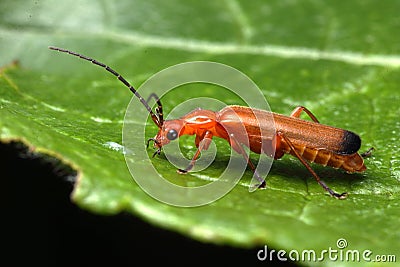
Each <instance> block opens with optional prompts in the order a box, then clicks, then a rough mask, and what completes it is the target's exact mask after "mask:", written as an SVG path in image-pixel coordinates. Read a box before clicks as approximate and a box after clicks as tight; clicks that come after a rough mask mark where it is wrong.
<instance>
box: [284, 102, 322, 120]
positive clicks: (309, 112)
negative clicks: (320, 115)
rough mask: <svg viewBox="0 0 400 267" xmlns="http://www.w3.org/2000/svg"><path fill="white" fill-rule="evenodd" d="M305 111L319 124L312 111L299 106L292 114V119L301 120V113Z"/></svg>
mask: <svg viewBox="0 0 400 267" xmlns="http://www.w3.org/2000/svg"><path fill="white" fill-rule="evenodd" d="M303 111H304V112H305V113H307V115H308V116H309V117H310V118H311V119H312V120H313V121H315V122H318V123H319V121H318V119H317V118H316V117H315V116H314V114H312V112H311V111H310V110H308V109H307V108H306V107H303V106H298V107H296V108H295V109H294V110H293V111H292V113H291V114H290V117H295V118H300V114H301V112H303Z"/></svg>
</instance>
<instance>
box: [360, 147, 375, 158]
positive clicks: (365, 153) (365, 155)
mask: <svg viewBox="0 0 400 267" xmlns="http://www.w3.org/2000/svg"><path fill="white" fill-rule="evenodd" d="M374 150H375V148H374V147H370V148H369V149H368V150H367V151H365V152H364V153H361V155H360V156H361V157H363V158H367V157H370V156H371V155H372V151H374Z"/></svg>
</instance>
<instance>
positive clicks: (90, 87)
mask: <svg viewBox="0 0 400 267" xmlns="http://www.w3.org/2000/svg"><path fill="white" fill-rule="evenodd" d="M248 2H249V1H247V2H244V1H215V2H212V3H211V2H204V1H203V2H199V1H190V2H188V1H185V2H183V1H182V2H181V1H159V2H158V1H143V2H134V3H133V2H132V1H117V2H107V3H106V2H95V1H85V2H82V3H80V4H79V5H76V4H74V3H72V2H70V1H63V2H60V3H57V4H54V3H53V2H52V1H40V2H39V1H37V2H30V3H27V2H26V1H2V2H1V3H0V33H1V36H2V38H1V39H0V51H1V52H0V53H1V57H0V63H1V65H2V66H3V68H2V69H1V70H0V118H1V119H0V138H1V141H2V142H7V141H9V140H21V141H22V142H25V143H26V144H28V145H29V146H30V147H31V148H32V149H35V150H36V151H38V152H42V153H45V154H49V155H51V156H54V157H57V158H59V159H61V160H62V161H63V162H65V163H66V164H68V165H71V166H72V167H73V168H74V169H76V170H77V171H78V177H77V183H76V186H75V190H74V192H73V195H72V199H73V201H74V202H75V203H76V204H78V205H79V206H80V207H82V208H84V209H87V210H90V211H91V212H93V213H100V214H115V213H118V212H121V211H126V212H130V213H132V214H134V215H136V216H139V217H142V218H144V219H145V220H147V221H149V222H151V223H153V224H156V225H159V226H160V227H163V228H168V229H171V230H174V231H178V232H180V233H182V234H184V235H188V236H191V237H193V238H195V239H198V240H202V241H206V242H213V243H218V244H230V245H234V246H240V247H253V248H262V247H263V246H264V245H268V248H275V249H284V250H286V251H287V252H289V251H290V250H293V249H296V250H298V251H300V252H301V251H302V250H304V249H314V250H315V251H316V252H317V253H320V252H321V251H322V250H325V249H326V250H327V249H329V248H332V249H338V247H337V246H336V241H337V240H338V239H340V238H345V239H346V240H347V242H348V246H347V248H346V249H349V250H358V251H360V252H362V251H364V250H371V251H372V252H373V254H372V256H371V257H374V256H375V255H379V254H384V255H388V254H393V255H396V256H397V259H399V257H400V254H399V251H400V246H399V244H400V243H399V242H398V240H399V238H400V232H399V230H398V229H399V216H400V204H399V203H400V202H399V200H400V167H399V166H400V156H399V155H400V147H399V145H398V140H399V133H400V122H399V115H400V106H399V103H400V91H399V89H398V85H399V84H400V71H399V67H400V55H399V54H400V48H399V46H398V44H399V42H400V35H399V34H398V31H399V17H398V10H399V9H400V6H399V2H397V1H384V2H380V3H379V7H377V6H376V5H377V3H374V2H365V1H352V2H350V3H348V2H337V1H331V2H330V3H329V2H313V1H305V2H301V3H297V2H282V1H276V2H268V3H265V2H264V1H251V2H250V3H248ZM88 10H90V12H88ZM48 45H57V46H61V47H65V48H68V49H71V50H74V51H77V52H80V53H83V54H86V55H88V56H91V57H93V58H96V59H98V60H100V61H102V62H105V63H107V64H108V65H110V66H113V68H114V69H116V70H118V71H120V72H121V73H122V74H123V75H124V76H125V77H126V78H127V80H129V81H131V82H132V84H133V85H134V86H137V87H138V86H139V85H140V84H141V83H142V82H144V81H145V80H146V79H147V78H149V77H151V76H152V75H153V74H155V73H156V72H158V71H160V70H162V69H164V68H166V67H168V66H171V65H174V64H177V63H181V62H186V61H193V60H208V61H216V62H221V63H224V64H228V65H230V66H233V67H235V68H237V69H239V70H241V71H243V72H244V73H245V74H246V75H248V76H249V77H250V78H251V79H253V80H254V81H255V82H256V84H257V85H258V86H259V87H260V88H262V90H263V93H264V95H265V96H266V97H267V100H268V101H269V104H270V106H271V108H272V110H273V111H275V112H279V113H283V114H290V112H291V110H292V109H293V108H294V107H295V106H297V105H304V106H306V107H308V108H309V109H310V110H311V111H312V112H313V113H314V114H315V115H316V116H317V117H318V119H319V120H320V121H321V122H322V123H324V124H328V125H333V126H337V127H341V128H344V129H349V130H352V131H354V132H356V133H358V134H359V135H360V136H361V138H362V140H363V143H362V148H361V151H365V150H367V149H368V148H370V147H375V148H376V150H375V151H374V152H373V155H372V157H370V158H367V159H366V160H365V162H366V166H367V168H368V169H367V171H366V172H364V173H362V174H346V173H344V172H342V171H340V170H334V169H331V168H328V167H327V168H324V167H321V166H317V165H312V166H313V168H314V169H315V170H316V171H317V173H318V174H319V175H320V176H321V177H322V178H323V180H324V181H325V182H326V183H327V184H328V185H329V186H330V187H332V188H333V189H335V190H336V191H338V192H345V191H346V192H349V197H348V199H347V200H344V201H338V200H336V199H334V198H331V197H328V196H327V194H325V193H324V192H323V190H322V189H321V187H320V186H319V185H318V184H317V183H316V182H315V181H314V180H313V178H312V177H310V174H309V173H308V172H307V170H305V169H304V167H303V166H302V165H301V164H300V163H299V162H298V160H296V159H295V158H293V157H290V156H285V157H284V158H283V159H281V160H279V161H276V162H274V165H273V167H272V170H271V172H270V174H269V175H268V177H267V183H268V188H267V189H266V190H258V191H256V192H254V193H249V192H248V189H247V187H246V186H245V185H246V183H247V182H248V181H249V180H250V178H251V175H252V174H251V172H250V171H246V172H245V175H244V177H243V181H242V182H241V183H239V185H237V186H236V187H235V188H234V189H233V190H232V191H231V192H230V193H229V194H227V195H226V196H225V197H223V198H222V199H220V200H218V201H216V202H214V203H211V204H209V205H206V206H202V207H197V208H178V207H173V206H169V205H166V204H163V203H161V202H158V201H156V200H154V199H153V198H151V197H150V196H148V195H147V194H146V193H145V192H143V191H142V190H141V189H140V187H138V186H137V184H136V183H135V182H134V181H133V179H132V177H131V176H130V173H129V172H128V170H127V167H126V164H125V160H124V156H123V153H122V150H121V149H120V148H119V147H118V146H116V144H119V145H121V144H122V137H121V132H122V126H123V119H124V113H125V109H126V107H127V105H128V103H129V101H130V99H131V97H132V96H131V94H130V92H129V91H128V90H126V88H123V86H122V85H121V84H119V83H118V81H116V80H115V78H114V77H112V76H111V75H109V74H108V73H106V72H105V71H104V70H101V69H99V68H98V67H94V66H92V65H90V64H88V63H87V62H83V61H79V60H77V59H76V58H72V57H68V56H66V55H61V54H58V53H55V52H54V51H50V50H48V49H47V46H48ZM13 60H18V62H19V64H17V65H15V64H14V65H13V64H9V63H10V62H12V61H13ZM195 88H196V92H194V90H191V91H189V90H187V93H186V94H185V95H182V94H177V93H176V94H171V95H170V96H168V95H167V96H166V97H165V98H163V99H162V101H163V104H164V106H165V113H166V114H168V112H170V111H171V110H172V108H173V107H174V106H176V105H177V104H179V103H180V102H182V101H184V100H185V99H188V98H191V97H197V96H199V95H202V93H204V94H205V95H206V96H210V97H216V98H218V99H221V100H225V101H226V102H228V103H229V104H235V100H234V99H232V98H230V97H227V98H226V99H224V97H226V96H224V94H223V93H216V90H214V89H213V87H212V86H208V85H203V86H202V85H197V87H195ZM203 108H207V107H203ZM156 131H157V128H156V127H155V126H149V127H148V128H147V133H146V135H148V136H149V137H152V136H154V134H155V133H156ZM143 141H144V140H138V143H137V148H138V149H142V147H143ZM193 142H194V140H193V138H184V139H182V140H181V145H182V146H183V147H184V153H187V156H188V157H191V155H193V153H194V151H193V149H194V143H193ZM217 146H218V148H219V150H218V154H217V157H216V160H215V164H213V165H211V166H210V167H209V168H208V169H206V170H204V171H203V172H201V173H200V174H201V175H199V173H194V174H188V175H186V176H181V175H178V174H176V171H175V170H176V169H175V167H174V166H172V165H171V164H169V163H168V161H167V160H166V158H164V157H163V156H161V157H156V158H154V159H153V160H152V162H153V164H154V166H157V168H158V170H159V171H160V172H161V173H163V174H165V175H166V176H167V178H168V179H170V180H171V181H173V182H176V183H178V184H181V185H186V184H190V185H193V186H197V185H201V184H204V183H205V181H204V180H207V179H212V178H214V177H218V176H219V174H220V173H221V171H222V170H223V168H224V166H225V163H226V162H227V161H228V160H229V147H228V146H227V144H226V142H225V141H223V140H218V141H217ZM152 152H153V151H152V150H151V149H149V154H151V153H152ZM253 156H254V155H253ZM143 175H145V174H143ZM343 251H346V250H343ZM318 255H319V254H318ZM341 263H342V264H343V265H352V264H354V262H351V261H350V262H346V261H343V262H341ZM364 263H365V262H364ZM309 264H313V262H309ZM314 264H315V263H314ZM323 264H324V265H326V266H327V265H333V264H335V262H334V261H330V260H329V259H327V258H326V260H325V261H324V262H323ZM369 264H370V265H374V263H369Z"/></svg>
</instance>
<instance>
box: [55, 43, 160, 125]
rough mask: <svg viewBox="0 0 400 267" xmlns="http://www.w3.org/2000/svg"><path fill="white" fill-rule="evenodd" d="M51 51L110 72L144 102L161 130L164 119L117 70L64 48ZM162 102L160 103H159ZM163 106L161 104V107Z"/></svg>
mask: <svg viewBox="0 0 400 267" xmlns="http://www.w3.org/2000/svg"><path fill="white" fill-rule="evenodd" d="M49 49H51V50H55V51H59V52H63V53H67V54H70V55H73V56H76V57H79V58H82V59H84V60H87V61H90V62H92V63H93V64H95V65H97V66H100V67H103V68H104V69H105V70H107V71H108V72H110V73H112V74H113V75H114V76H115V77H117V78H118V80H120V81H121V82H122V83H123V84H125V86H126V87H128V88H129V90H130V91H131V92H132V93H133V94H134V95H135V96H136V97H137V98H139V100H140V102H142V104H143V106H144V107H145V108H146V109H147V111H148V112H149V113H150V116H151V118H152V120H153V121H154V123H155V124H156V125H157V126H158V128H160V129H161V127H162V125H163V118H162V117H161V118H158V117H157V116H156V114H154V112H153V110H151V107H150V106H149V104H148V103H147V102H146V100H145V99H144V98H143V97H142V96H141V95H140V94H139V93H138V92H137V91H136V89H135V88H134V87H133V86H132V85H131V84H130V83H129V82H128V81H127V80H125V78H124V77H122V76H121V74H119V73H118V72H116V71H115V70H113V69H112V68H110V67H109V66H107V65H106V64H103V63H101V62H99V61H97V60H95V59H93V58H90V57H87V56H84V55H81V54H78V53H76V52H73V51H70V50H67V49H64V48H59V47H55V46H49ZM158 102H160V101H158ZM160 105H161V104H160V103H159V106H160Z"/></svg>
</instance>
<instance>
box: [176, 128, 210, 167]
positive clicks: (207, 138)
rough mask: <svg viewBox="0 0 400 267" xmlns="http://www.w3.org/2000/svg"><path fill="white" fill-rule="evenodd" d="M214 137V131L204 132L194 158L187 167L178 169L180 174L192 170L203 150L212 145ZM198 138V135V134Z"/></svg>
mask: <svg viewBox="0 0 400 267" xmlns="http://www.w3.org/2000/svg"><path fill="white" fill-rule="evenodd" d="M212 137H213V134H212V132H210V131H206V133H205V134H204V136H203V138H202V139H201V141H200V143H199V146H198V148H197V151H196V153H195V154H194V156H193V158H192V160H191V161H190V163H189V165H188V166H187V167H186V168H185V169H178V170H177V172H178V173H179V174H186V173H188V172H189V171H191V170H192V169H193V167H194V164H195V163H196V160H197V158H198V157H199V156H200V154H201V151H202V150H207V149H208V147H209V146H210V143H211V139H212ZM196 139H197V136H196Z"/></svg>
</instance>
